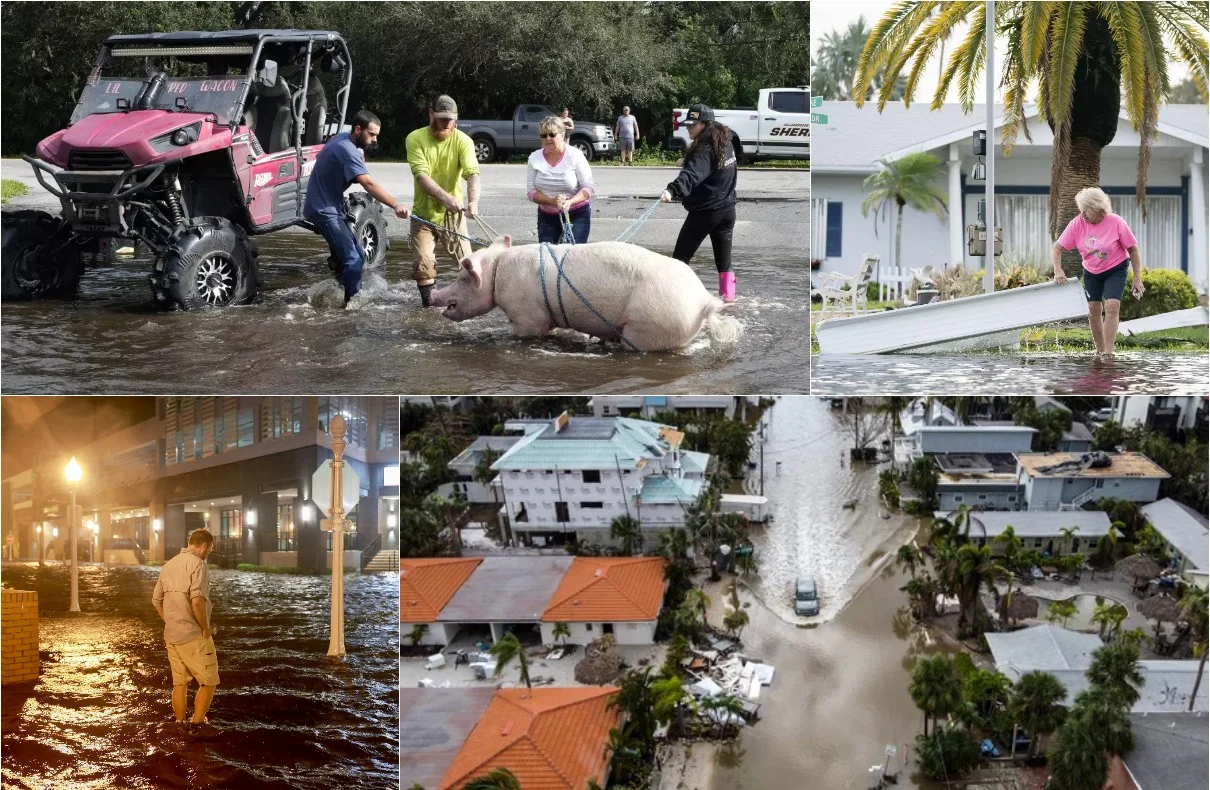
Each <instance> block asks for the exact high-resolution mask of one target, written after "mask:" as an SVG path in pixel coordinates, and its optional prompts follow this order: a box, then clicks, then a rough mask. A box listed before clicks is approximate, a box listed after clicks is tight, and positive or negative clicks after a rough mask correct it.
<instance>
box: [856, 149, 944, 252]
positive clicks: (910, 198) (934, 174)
mask: <svg viewBox="0 0 1210 790" xmlns="http://www.w3.org/2000/svg"><path fill="white" fill-rule="evenodd" d="M875 164H877V165H878V172H877V173H874V174H873V175H870V176H868V177H866V180H865V181H864V182H863V183H862V185H861V188H862V189H864V190H865V191H866V196H865V200H863V201H862V202H861V216H863V217H868V216H869V215H870V209H871V208H874V209H875V210H876V211H877V212H879V213H882V212H883V211H884V210H885V211H889V210H890V209H891V208H892V207H894V209H895V270H896V271H900V270H901V265H902V263H903V255H902V254H901V250H902V246H903V209H904V207H905V206H906V207H908V208H913V209H915V210H917V211H923V212H928V213H932V214H936V215H937V218H938V219H940V220H942V221H944V220H945V216H946V192H945V190H944V189H942V188H941V186H940V179H941V173H942V166H941V160H940V159H938V158H937V157H936V156H934V155H933V154H930V153H926V152H924V151H919V152H916V153H912V154H907V155H906V156H903V157H900V158H899V159H893V160H892V159H887V158H886V157H883V158H881V159H878V160H876V161H875Z"/></svg>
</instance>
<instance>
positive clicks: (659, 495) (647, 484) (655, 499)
mask: <svg viewBox="0 0 1210 790" xmlns="http://www.w3.org/2000/svg"><path fill="white" fill-rule="evenodd" d="M705 484H706V481H705V480H699V479H690V478H685V477H671V476H666V475H651V476H650V477H645V478H643V488H642V490H641V491H639V503H640V504H643V505H661V504H664V505H666V504H669V503H673V502H683V503H685V504H689V503H690V502H692V501H693V500H695V499H697V496H698V494H700V493H701V492H702V487H703V486H705Z"/></svg>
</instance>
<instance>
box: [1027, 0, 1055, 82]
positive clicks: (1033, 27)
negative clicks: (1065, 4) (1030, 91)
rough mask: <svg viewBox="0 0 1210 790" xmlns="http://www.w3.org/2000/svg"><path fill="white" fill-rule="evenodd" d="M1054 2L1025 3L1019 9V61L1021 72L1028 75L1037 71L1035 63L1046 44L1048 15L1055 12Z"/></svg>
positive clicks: (1048, 24) (1040, 56) (1040, 57)
mask: <svg viewBox="0 0 1210 790" xmlns="http://www.w3.org/2000/svg"><path fill="white" fill-rule="evenodd" d="M1057 5H1059V4H1058V3H1055V2H1045V3H1025V4H1024V5H1023V6H1022V9H1021V27H1020V32H1021V63H1022V65H1023V66H1024V67H1025V68H1024V69H1022V71H1023V73H1025V75H1026V76H1027V77H1028V76H1030V75H1032V74H1034V73H1037V65H1038V63H1039V61H1040V60H1041V59H1042V50H1043V48H1044V47H1045V45H1046V33H1047V29H1048V28H1049V26H1050V17H1051V15H1052V14H1053V13H1054V12H1055V6H1057Z"/></svg>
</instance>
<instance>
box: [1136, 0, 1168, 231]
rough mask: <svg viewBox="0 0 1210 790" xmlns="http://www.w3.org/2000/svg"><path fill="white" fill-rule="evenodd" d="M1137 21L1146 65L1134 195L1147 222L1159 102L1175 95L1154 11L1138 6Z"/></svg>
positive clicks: (1166, 54) (1161, 35) (1162, 36)
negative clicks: (1148, 194) (1170, 95)
mask: <svg viewBox="0 0 1210 790" xmlns="http://www.w3.org/2000/svg"><path fill="white" fill-rule="evenodd" d="M1137 8H1138V14H1137V18H1138V21H1139V29H1140V34H1141V36H1140V38H1141V41H1142V54H1143V61H1144V63H1145V64H1146V77H1145V79H1146V81H1145V83H1144V94H1143V96H1142V97H1141V104H1142V117H1141V118H1140V119H1139V120H1138V122H1133V119H1132V125H1133V126H1134V127H1135V129H1137V130H1138V132H1139V163H1138V169H1137V170H1136V171H1135V185H1134V188H1135V195H1134V199H1135V201H1136V202H1137V203H1138V206H1139V210H1140V211H1141V212H1142V217H1143V221H1144V222H1146V221H1147V169H1148V167H1150V165H1151V145H1152V143H1153V142H1154V140H1155V137H1156V135H1157V133H1158V127H1159V123H1160V102H1161V101H1163V100H1164V99H1166V98H1167V97H1168V95H1169V94H1170V93H1171V92H1172V86H1171V84H1170V83H1169V79H1168V52H1167V50H1166V48H1165V47H1164V34H1163V30H1162V28H1161V25H1160V22H1159V19H1158V18H1157V17H1156V13H1155V9H1154V8H1149V7H1148V5H1147V4H1146V3H1139V4H1138V6H1137Z"/></svg>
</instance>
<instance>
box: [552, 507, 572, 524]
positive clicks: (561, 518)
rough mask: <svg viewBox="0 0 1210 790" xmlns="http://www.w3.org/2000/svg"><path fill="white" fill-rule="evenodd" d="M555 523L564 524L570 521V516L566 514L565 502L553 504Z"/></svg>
mask: <svg viewBox="0 0 1210 790" xmlns="http://www.w3.org/2000/svg"><path fill="white" fill-rule="evenodd" d="M555 521H558V522H560V523H564V524H566V523H567V522H568V521H571V514H570V513H568V509H567V503H566V502H556V503H555Z"/></svg>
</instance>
